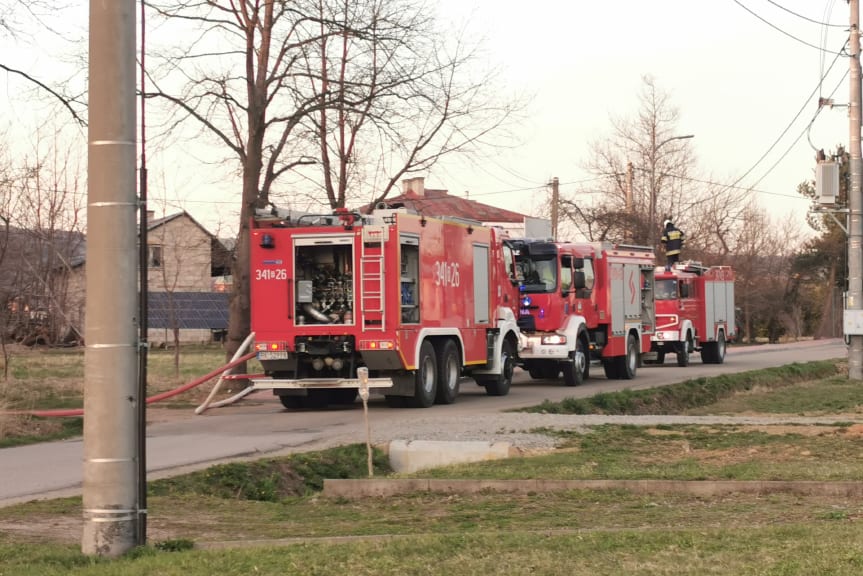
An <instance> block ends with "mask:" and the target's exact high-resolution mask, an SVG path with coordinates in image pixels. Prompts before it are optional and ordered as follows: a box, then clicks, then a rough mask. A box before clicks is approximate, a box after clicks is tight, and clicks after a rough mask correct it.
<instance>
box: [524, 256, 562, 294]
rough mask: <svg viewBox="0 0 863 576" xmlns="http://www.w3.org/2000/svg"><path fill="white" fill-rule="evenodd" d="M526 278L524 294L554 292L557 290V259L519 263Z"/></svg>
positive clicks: (552, 257) (527, 260) (531, 260)
mask: <svg viewBox="0 0 863 576" xmlns="http://www.w3.org/2000/svg"><path fill="white" fill-rule="evenodd" d="M519 266H520V267H521V272H522V275H523V278H524V284H523V285H522V292H531V293H539V292H554V290H555V289H556V288H557V259H556V258H555V257H554V255H552V256H551V258H544V259H525V260H521V261H520V262H519Z"/></svg>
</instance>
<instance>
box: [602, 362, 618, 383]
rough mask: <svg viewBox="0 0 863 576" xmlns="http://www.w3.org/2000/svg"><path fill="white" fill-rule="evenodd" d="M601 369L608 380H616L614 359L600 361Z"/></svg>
mask: <svg viewBox="0 0 863 576" xmlns="http://www.w3.org/2000/svg"><path fill="white" fill-rule="evenodd" d="M602 369H603V371H604V372H605V377H606V378H608V379H609V380H617V378H618V376H617V362H615V359H614V358H609V359H608V360H603V361H602Z"/></svg>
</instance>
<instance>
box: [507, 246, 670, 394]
mask: <svg viewBox="0 0 863 576" xmlns="http://www.w3.org/2000/svg"><path fill="white" fill-rule="evenodd" d="M507 243H508V244H509V245H510V246H512V248H513V250H514V252H515V258H516V263H517V267H518V269H519V274H520V275H521V278H522V285H521V294H522V298H521V303H520V304H521V306H520V311H519V328H520V329H521V331H522V337H523V339H524V340H525V341H526V343H525V346H524V348H523V349H522V350H521V351H520V352H519V362H520V364H521V365H522V366H523V367H524V368H525V369H526V370H527V371H528V372H529V373H530V375H531V377H533V378H542V379H554V378H557V377H558V376H559V375H560V373H561V371H562V372H563V382H564V384H566V385H567V386H576V385H578V384H580V383H581V382H582V381H583V380H584V379H586V378H587V377H588V376H589V370H590V364H591V362H594V363H601V364H602V366H603V368H604V370H605V375H606V377H608V378H616V379H627V380H628V379H630V378H633V377H635V372H636V369H637V367H638V365H639V363H640V361H641V355H642V354H643V353H646V352H647V351H649V350H650V337H651V336H652V335H653V331H654V323H655V319H654V304H653V273H654V268H655V265H656V263H655V260H654V254H653V251H652V250H651V249H650V248H646V247H640V246H624V245H620V246H615V245H612V244H609V243H599V244H596V243H581V244H577V243H569V242H554V241H551V240H520V239H519V240H510V241H507Z"/></svg>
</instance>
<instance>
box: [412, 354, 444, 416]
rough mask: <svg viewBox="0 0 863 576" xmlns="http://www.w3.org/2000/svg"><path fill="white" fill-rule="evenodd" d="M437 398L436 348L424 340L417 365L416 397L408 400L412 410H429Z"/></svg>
mask: <svg viewBox="0 0 863 576" xmlns="http://www.w3.org/2000/svg"><path fill="white" fill-rule="evenodd" d="M435 396H437V362H436V361H435V353H434V346H432V344H431V342H429V341H428V340H424V341H423V343H422V346H420V357H419V363H418V364H417V370H416V380H415V382H414V395H413V397H412V398H409V399H408V402H409V405H410V407H411V408H429V407H431V405H432V404H434V400H435Z"/></svg>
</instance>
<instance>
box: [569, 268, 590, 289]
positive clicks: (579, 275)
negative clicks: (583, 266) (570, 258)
mask: <svg viewBox="0 0 863 576" xmlns="http://www.w3.org/2000/svg"><path fill="white" fill-rule="evenodd" d="M572 285H573V286H574V287H575V289H576V290H583V289H584V288H586V287H587V282H585V280H584V271H583V270H576V271H575V272H573V273H572Z"/></svg>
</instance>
